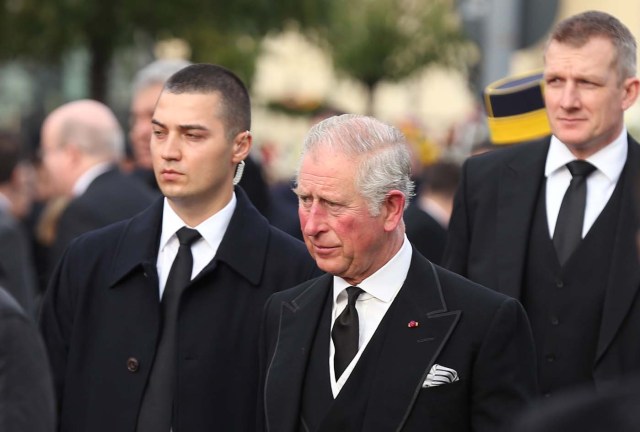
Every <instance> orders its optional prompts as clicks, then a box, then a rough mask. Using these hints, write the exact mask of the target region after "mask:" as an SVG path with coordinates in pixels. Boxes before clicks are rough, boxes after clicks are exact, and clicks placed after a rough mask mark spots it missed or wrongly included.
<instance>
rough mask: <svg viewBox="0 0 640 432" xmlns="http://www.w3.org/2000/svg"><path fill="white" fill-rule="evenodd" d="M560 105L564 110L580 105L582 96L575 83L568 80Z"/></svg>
mask: <svg viewBox="0 0 640 432" xmlns="http://www.w3.org/2000/svg"><path fill="white" fill-rule="evenodd" d="M560 106H561V107H562V109H564V110H572V109H577V108H579V107H580V97H579V94H578V89H577V87H576V85H575V84H574V83H571V82H568V83H567V84H566V85H565V86H564V87H563V89H562V96H561V99H560Z"/></svg>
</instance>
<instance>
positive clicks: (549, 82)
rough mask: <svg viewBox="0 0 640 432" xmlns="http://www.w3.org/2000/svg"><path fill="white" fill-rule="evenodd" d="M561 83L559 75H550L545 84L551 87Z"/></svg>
mask: <svg viewBox="0 0 640 432" xmlns="http://www.w3.org/2000/svg"><path fill="white" fill-rule="evenodd" d="M561 83H562V81H561V80H560V78H557V77H550V78H547V79H546V80H545V84H546V85H548V86H549V87H557V86H559V85H560V84H561Z"/></svg>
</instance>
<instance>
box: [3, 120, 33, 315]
mask: <svg viewBox="0 0 640 432" xmlns="http://www.w3.org/2000/svg"><path fill="white" fill-rule="evenodd" d="M22 156H23V153H22V146H21V142H20V138H19V137H18V136H17V135H15V134H13V133H10V132H8V131H0V286H3V287H4V288H5V289H6V290H7V291H9V293H10V294H11V295H12V296H13V297H14V298H15V299H16V300H17V301H18V303H19V304H20V306H22V308H23V309H24V310H25V312H27V314H28V315H30V316H31V317H32V318H33V317H35V313H36V297H37V294H38V288H37V276H36V273H35V266H34V263H33V254H32V250H31V243H30V238H29V235H28V232H27V230H26V229H25V227H24V226H23V223H22V220H23V218H25V217H26V215H27V214H28V213H29V211H30V207H31V200H32V198H33V185H32V181H31V179H30V178H31V176H32V175H33V173H32V171H31V167H30V165H29V164H28V163H27V162H26V160H21V159H22Z"/></svg>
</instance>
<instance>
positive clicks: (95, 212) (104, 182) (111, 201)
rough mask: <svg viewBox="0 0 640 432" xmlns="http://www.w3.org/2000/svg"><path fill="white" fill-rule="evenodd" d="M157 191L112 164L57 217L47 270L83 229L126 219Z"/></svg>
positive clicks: (85, 230)
mask: <svg viewBox="0 0 640 432" xmlns="http://www.w3.org/2000/svg"><path fill="white" fill-rule="evenodd" d="M159 196H160V194H159V193H158V192H157V191H153V190H152V189H151V188H149V187H147V186H146V185H144V184H142V183H141V182H140V181H138V180H136V179H135V178H133V177H132V176H130V175H126V174H124V173H122V172H121V171H120V170H119V169H117V168H115V167H113V168H111V169H109V170H108V171H106V172H104V173H102V174H100V175H99V176H98V177H96V178H95V179H94V180H93V181H92V182H91V184H90V185H89V187H88V188H87V190H86V191H85V192H84V193H83V194H82V195H80V196H78V197H75V198H73V199H72V200H71V201H69V204H68V205H67V207H66V208H65V209H64V211H63V212H62V214H61V215H60V219H59V220H58V225H57V228H56V229H57V231H56V239H55V243H54V245H53V247H52V250H51V263H50V270H51V269H52V268H53V267H54V266H55V265H56V264H57V262H58V260H59V259H60V257H62V254H63V253H64V250H65V248H66V247H67V246H68V245H69V243H70V242H71V240H73V239H74V238H76V237H77V236H79V235H80V234H83V233H85V232H88V231H91V230H94V229H96V228H102V227H104V226H107V225H109V224H112V223H114V222H118V221H121V220H123V219H128V218H130V217H132V216H134V215H135V214H137V213H139V212H141V211H142V210H144V209H146V208H147V207H148V206H149V205H150V204H151V203H152V202H153V201H154V200H155V199H157V198H158V197H159Z"/></svg>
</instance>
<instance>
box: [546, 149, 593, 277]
mask: <svg viewBox="0 0 640 432" xmlns="http://www.w3.org/2000/svg"><path fill="white" fill-rule="evenodd" d="M567 168H568V169H569V172H571V176H572V178H571V183H569V188H568V189H567V191H566V192H565V194H564V198H563V199H562V204H561V205H560V212H559V213H558V221H557V222H556V229H555V230H554V232H553V245H554V246H555V248H556V253H557V254H558V260H559V261H560V264H561V265H564V263H565V262H567V260H568V259H569V257H570V256H571V254H572V253H573V251H574V250H575V249H576V247H577V246H578V244H579V243H580V241H581V240H582V227H583V225H584V208H585V204H586V202H587V177H589V174H591V173H592V172H593V171H594V170H595V169H596V167H594V166H593V165H591V164H590V163H589V162H587V161H583V160H574V161H573V162H569V163H568V164H567Z"/></svg>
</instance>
